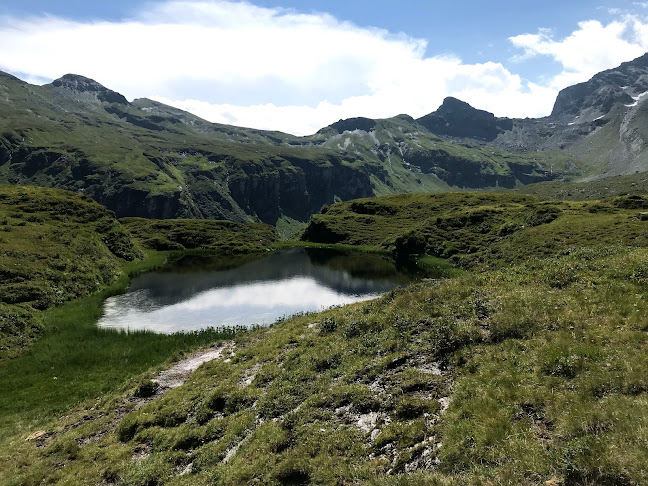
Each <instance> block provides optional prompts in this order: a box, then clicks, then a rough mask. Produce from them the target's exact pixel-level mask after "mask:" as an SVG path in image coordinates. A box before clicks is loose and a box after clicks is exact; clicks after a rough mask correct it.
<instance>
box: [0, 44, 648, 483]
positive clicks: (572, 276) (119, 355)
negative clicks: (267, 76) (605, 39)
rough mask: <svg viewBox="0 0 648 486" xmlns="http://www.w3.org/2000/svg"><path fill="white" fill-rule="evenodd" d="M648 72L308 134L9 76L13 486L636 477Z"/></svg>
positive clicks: (3, 373)
mask: <svg viewBox="0 0 648 486" xmlns="http://www.w3.org/2000/svg"><path fill="white" fill-rule="evenodd" d="M647 80H648V55H645V56H642V57H640V58H638V59H636V60H634V61H631V62H629V63H624V64H622V65H621V66H619V67H618V68H615V69H612V70H608V71H604V72H602V73H599V74H597V75H596V76H594V77H593V78H592V79H591V80H590V81H588V82H586V83H581V84H579V85H575V86H572V87H570V88H566V89H565V90H563V91H561V93H560V94H559V96H558V98H557V100H556V103H555V105H554V109H553V112H552V114H551V115H550V116H548V117H546V118H541V119H508V118H498V117H495V116H494V115H493V114H491V113H488V112H486V111H483V110H479V109H477V108H474V107H472V106H470V105H468V104H467V103H464V102H463V101H460V100H458V99H455V98H446V99H445V101H444V102H443V104H442V105H441V106H440V107H439V108H438V109H437V110H436V111H435V112H432V113H430V114H428V115H425V116H423V117H421V118H418V119H414V118H412V117H410V116H408V115H402V114H401V115H397V116H394V117H392V118H386V119H377V120H374V119H369V118H363V117H357V118H350V119H346V120H340V121H338V122H336V123H333V124H331V125H329V126H327V127H324V128H322V129H321V130H319V131H318V132H317V133H315V134H313V135H309V136H305V137H297V136H293V135H289V134H285V133H281V132H271V131H261V130H254V129H247V128H241V127H234V126H228V125H219V124H213V123H209V122H207V121H205V120H203V119H201V118H198V117H196V116H194V115H192V114H190V113H187V112H183V111H181V110H178V109H176V108H173V107H170V106H166V105H163V104H160V103H157V102H154V101H151V100H147V99H139V100H134V101H132V102H130V101H128V100H127V99H126V98H125V97H124V96H122V95H121V94H119V93H117V92H115V91H112V90H110V89H109V88H106V87H104V86H102V85H101V84H99V83H98V82H96V81H93V80H91V79H89V78H85V77H83V76H80V75H65V76H63V77H62V78H59V79H57V80H55V81H54V82H52V83H51V84H46V85H43V86H36V85H32V84H28V83H26V82H24V81H21V80H19V79H18V78H15V77H13V76H11V75H8V74H0V100H3V101H0V183H2V184H0V389H1V390H3V392H2V394H0V485H7V486H9V485H11V486H16V485H34V486H36V485H41V484H92V485H112V484H116V485H128V486H150V485H180V484H183V485H208V484H222V485H239V484H270V485H282V484H367V485H386V486H387V485H390V486H394V485H401V484H408V485H409V484H413V485H443V486H451V485H475V486H476V485H482V484H494V485H495V484H498V485H499V484H511V485H513V484H515V485H529V486H531V485H537V484H544V485H550V486H571V485H594V484H597V485H598V484H601V485H617V484H619V485H642V484H646V483H648V473H647V471H646V468H645V464H646V463H647V462H648V450H647V449H646V447H645V444H646V443H647V442H648V435H647V432H646V431H648V426H647V424H646V423H645V422H646V420H647V417H648V399H647V397H648V394H647V393H648V382H647V378H646V377H647V376H648V359H647V358H646V356H648V353H647V351H648V334H647V332H648V326H647V325H646V322H648V300H647V297H648V295H647V293H646V284H648V267H647V264H646V261H647V260H648V196H647V194H648V184H647V183H646V181H647V180H648V176H647V175H646V173H647V172H648V165H647V164H648V161H647V160H646V159H645V155H646V153H647V152H646V150H645V147H646V143H647V142H648V139H647V138H646V136H647V135H646V133H645V130H644V128H645V126H647V125H646V123H645V120H644V119H645V113H646V111H645V110H646V109H647V108H646V106H648V105H645V102H646V100H648V97H645V96H644V95H645V93H646V91H647V90H648V81H647ZM313 281H317V284H318V287H317V288H316V289H315V288H314V287H313V286H312V285H311V284H312V282H313ZM322 295H324V296H325V297H326V299H325V300H324V301H321V300H317V299H316V298H315V297H318V298H319V297H321V296H322ZM333 297H335V299H333ZM192 299H193V300H192ZM214 302H217V304H218V305H220V306H221V307H218V308H217V310H214V308H213V307H210V306H211V305H213V304H214ZM131 304H133V307H132V308H131V307H128V306H129V305H131ZM261 304H263V305H265V306H266V308H264V309H263V310H259V308H260V307H261ZM165 308H166V310H167V311H169V308H171V314H169V315H170V317H164V318H162V317H160V315H161V314H160V315H157V314H154V313H155V312H157V311H161V310H164V309H165ZM249 309H252V312H251V314H252V317H251V318H250V319H248V320H245V319H243V315H244V314H245V313H246V312H247V311H248V310H249ZM121 311H123V312H121ZM199 311H204V313H205V315H206V317H205V315H203V316H202V317H200V319H203V320H200V319H199V314H198V313H199ZM120 312H121V314H120ZM149 312H150V313H149ZM174 312H175V314H174ZM194 312H195V313H194ZM147 313H148V314H147ZM151 313H152V314H153V317H151ZM111 316H112V317H115V316H117V317H115V319H114V320H113V321H110V319H109V318H111ZM156 316H157V317H156ZM259 316H261V317H259ZM267 316H269V317H267ZM137 319H140V322H139V323H138V322H137ZM165 319H166V320H165ZM142 322H143V323H144V324H141V323H142ZM162 322H164V326H162V324H161V323H162ZM98 323H99V324H100V325H98ZM210 323H213V325H210ZM228 323H229V324H231V325H228ZM139 324H141V325H139ZM260 325H262V326H260ZM162 331H164V332H162Z"/></svg>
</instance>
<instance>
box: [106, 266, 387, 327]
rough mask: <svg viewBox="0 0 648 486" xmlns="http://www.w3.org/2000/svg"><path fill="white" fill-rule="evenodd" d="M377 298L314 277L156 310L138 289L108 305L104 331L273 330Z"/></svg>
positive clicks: (212, 294)
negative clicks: (298, 317)
mask: <svg viewBox="0 0 648 486" xmlns="http://www.w3.org/2000/svg"><path fill="white" fill-rule="evenodd" d="M378 295H380V294H379V293H355V294H354V293H344V292H338V291H335V290H332V289H330V288H328V287H326V286H324V285H322V284H321V283H320V282H318V281H317V280H316V279H314V278H310V277H293V278H288V279H282V280H272V281H265V282H256V283H251V284H250V283H247V284H240V285H233V286H231V287H226V288H217V289H211V290H207V291H203V292H200V293H198V294H196V295H194V296H193V297H191V298H189V299H188V300H185V301H182V302H179V303H176V304H172V305H159V304H156V303H155V301H154V300H152V299H151V298H150V297H149V296H148V295H147V290H146V289H139V290H137V291H135V292H129V293H127V294H124V295H120V296H116V297H112V298H110V299H108V300H107V301H106V304H105V307H104V316H103V317H102V318H101V319H100V321H99V326H101V327H111V328H121V329H129V330H135V329H138V330H150V331H155V332H160V333H172V332H176V331H193V330H198V329H202V328H205V327H209V326H213V327H220V326H238V325H242V326H250V325H253V324H258V325H269V324H271V323H272V322H274V321H276V320H277V319H278V318H280V317H283V316H287V315H291V314H295V313H297V312H301V311H319V310H322V309H325V308H328V307H331V306H334V305H344V304H349V303H352V302H358V301H361V300H368V299H372V298H375V297H377V296H378Z"/></svg>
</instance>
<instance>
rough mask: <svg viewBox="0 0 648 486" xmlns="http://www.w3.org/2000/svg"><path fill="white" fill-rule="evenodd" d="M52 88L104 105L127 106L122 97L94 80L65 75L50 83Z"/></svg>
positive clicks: (125, 100)
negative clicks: (83, 96)
mask: <svg viewBox="0 0 648 486" xmlns="http://www.w3.org/2000/svg"><path fill="white" fill-rule="evenodd" d="M52 86H54V87H55V88H58V89H61V90H67V91H70V92H73V93H76V94H81V95H85V98H86V99H88V98H94V99H96V100H97V101H100V102H104V103H118V104H122V105H127V104H128V100H127V99H126V98H125V97H124V96H123V95H121V94H119V93H117V92H116V91H113V90H111V89H108V88H106V87H105V86H102V85H101V84H99V83H98V82H96V81H95V80H94V79H90V78H86V77H85V76H80V75H78V74H66V75H65V76H62V77H60V78H59V79H55V80H54V81H52Z"/></svg>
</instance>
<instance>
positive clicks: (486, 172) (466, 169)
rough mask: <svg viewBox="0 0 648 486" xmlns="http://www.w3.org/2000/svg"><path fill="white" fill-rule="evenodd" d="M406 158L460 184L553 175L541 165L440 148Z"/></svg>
mask: <svg viewBox="0 0 648 486" xmlns="http://www.w3.org/2000/svg"><path fill="white" fill-rule="evenodd" d="M408 160H409V162H410V163H411V164H412V165H414V166H417V167H419V168H420V169H421V170H422V171H423V172H426V173H433V174H435V175H436V176H437V177H439V179H441V180H443V181H444V182H446V183H447V184H448V185H451V186H456V187H462V188H471V189H474V188H482V187H505V188H513V187H516V186H517V185H519V184H529V183H533V182H542V181H549V180H552V179H554V178H555V177H556V176H555V175H553V174H552V173H551V172H550V171H549V170H547V169H545V168H544V167H543V166H540V165H533V164H528V163H522V162H514V161H509V162H508V163H507V164H506V165H498V164H495V163H493V162H492V161H490V160H487V159H484V160H477V161H475V160H468V159H466V158H462V157H458V156H454V155H451V154H449V153H448V152H445V151H442V150H430V151H426V152H421V151H419V152H416V153H413V154H412V155H411V156H410V157H409V159H408Z"/></svg>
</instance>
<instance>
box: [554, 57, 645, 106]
mask: <svg viewBox="0 0 648 486" xmlns="http://www.w3.org/2000/svg"><path fill="white" fill-rule="evenodd" d="M646 91H648V54H644V55H643V56H641V57H639V58H637V59H635V60H633V61H629V62H624V63H623V64H621V65H620V66H619V67H616V68H614V69H608V70H607V71H603V72H601V73H598V74H596V75H595V76H594V77H592V79H590V80H589V81H587V82H585V83H579V84H576V85H574V86H570V87H568V88H565V89H563V90H562V91H561V92H560V93H559V94H558V96H557V98H556V102H555V104H554V107H553V111H552V112H551V117H552V118H558V117H561V116H564V115H569V116H578V115H580V114H581V113H583V112H586V111H588V110H594V111H595V112H596V113H597V116H599V115H604V114H606V113H607V112H609V111H610V110H611V109H612V107H613V106H614V105H615V104H616V103H622V104H633V103H634V101H635V98H636V97H637V96H638V95H640V94H642V93H645V92H646Z"/></svg>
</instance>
